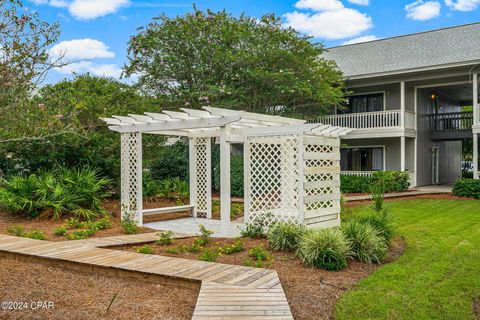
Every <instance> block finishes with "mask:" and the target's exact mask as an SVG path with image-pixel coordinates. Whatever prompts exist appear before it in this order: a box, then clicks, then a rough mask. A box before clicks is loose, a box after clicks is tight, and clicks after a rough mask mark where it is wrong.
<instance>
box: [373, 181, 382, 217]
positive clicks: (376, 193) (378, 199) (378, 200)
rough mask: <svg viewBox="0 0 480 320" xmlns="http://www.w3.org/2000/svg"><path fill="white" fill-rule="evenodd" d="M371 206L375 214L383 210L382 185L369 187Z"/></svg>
mask: <svg viewBox="0 0 480 320" xmlns="http://www.w3.org/2000/svg"><path fill="white" fill-rule="evenodd" d="M371 194H372V205H371V208H372V209H373V210H375V211H376V212H381V211H382V210H383V202H384V200H385V188H384V186H383V185H380V184H374V185H372V187H371Z"/></svg>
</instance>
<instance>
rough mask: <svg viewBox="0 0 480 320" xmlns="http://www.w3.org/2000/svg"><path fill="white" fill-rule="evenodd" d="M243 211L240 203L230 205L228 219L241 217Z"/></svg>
mask: <svg viewBox="0 0 480 320" xmlns="http://www.w3.org/2000/svg"><path fill="white" fill-rule="evenodd" d="M243 209H244V206H243V204H242V203H235V202H233V203H232V204H231V205H230V218H231V219H236V218H237V217H238V216H241V215H242V214H243Z"/></svg>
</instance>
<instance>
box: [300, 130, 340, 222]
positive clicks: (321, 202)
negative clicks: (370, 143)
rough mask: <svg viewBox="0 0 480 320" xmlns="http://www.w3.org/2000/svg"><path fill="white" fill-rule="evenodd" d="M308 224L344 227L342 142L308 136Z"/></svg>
mask: <svg viewBox="0 0 480 320" xmlns="http://www.w3.org/2000/svg"><path fill="white" fill-rule="evenodd" d="M303 140H304V142H303V146H304V153H303V158H304V163H305V165H304V169H303V174H304V181H305V182H304V184H303V185H304V196H303V201H304V222H305V223H306V224H307V225H319V226H326V227H327V226H336V225H339V224H340V139H338V138H328V137H317V136H304V138H303Z"/></svg>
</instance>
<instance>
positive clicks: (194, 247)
mask: <svg viewBox="0 0 480 320" xmlns="http://www.w3.org/2000/svg"><path fill="white" fill-rule="evenodd" d="M202 249H203V245H202V244H201V243H200V241H199V240H198V239H197V240H196V241H194V242H193V243H191V244H189V245H185V244H184V245H182V246H181V247H180V250H181V251H183V252H190V253H197V252H200V251H201V250H202Z"/></svg>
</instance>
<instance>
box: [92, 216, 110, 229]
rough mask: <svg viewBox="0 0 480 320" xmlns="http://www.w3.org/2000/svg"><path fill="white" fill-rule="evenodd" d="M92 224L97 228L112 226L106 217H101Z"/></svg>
mask: <svg viewBox="0 0 480 320" xmlns="http://www.w3.org/2000/svg"><path fill="white" fill-rule="evenodd" d="M94 226H95V228H97V229H98V230H103V229H108V228H111V227H112V221H111V220H110V219H109V218H108V217H103V218H101V219H98V220H97V221H95V222H94Z"/></svg>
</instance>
